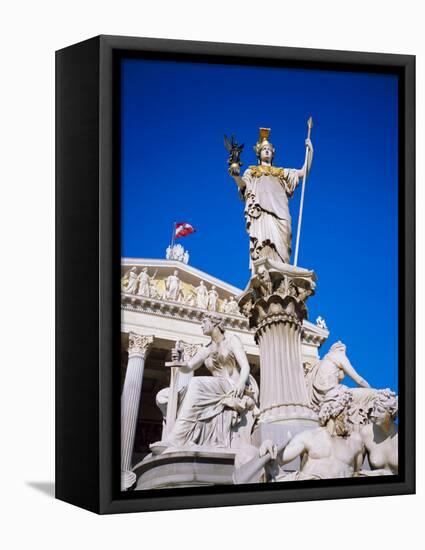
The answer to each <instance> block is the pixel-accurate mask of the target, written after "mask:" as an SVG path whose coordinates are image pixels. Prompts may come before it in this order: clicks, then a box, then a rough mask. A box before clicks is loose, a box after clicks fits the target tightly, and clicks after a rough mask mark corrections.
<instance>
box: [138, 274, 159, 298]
mask: <svg viewBox="0 0 425 550" xmlns="http://www.w3.org/2000/svg"><path fill="white" fill-rule="evenodd" d="M137 279H138V281H139V290H138V291H137V294H138V295H139V296H146V297H148V298H149V297H150V296H151V285H152V281H153V280H154V279H155V275H153V276H152V277H150V276H149V273H148V268H147V267H144V268H143V269H142V271H141V273H140V274H139V276H138V277H137Z"/></svg>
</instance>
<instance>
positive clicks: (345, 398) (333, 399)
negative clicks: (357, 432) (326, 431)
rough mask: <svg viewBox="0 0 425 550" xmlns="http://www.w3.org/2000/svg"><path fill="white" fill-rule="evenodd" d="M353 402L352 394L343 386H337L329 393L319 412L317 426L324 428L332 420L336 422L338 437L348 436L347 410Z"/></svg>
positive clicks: (349, 426)
mask: <svg viewBox="0 0 425 550" xmlns="http://www.w3.org/2000/svg"><path fill="white" fill-rule="evenodd" d="M352 401H353V394H352V392H351V391H350V390H349V389H348V388H346V387H345V386H338V387H337V388H335V390H334V391H332V392H330V393H329V395H328V396H326V398H325V400H324V401H323V403H322V405H321V407H320V410H319V424H320V425H321V426H326V424H327V423H328V422H329V420H330V419H331V418H332V419H333V420H336V423H337V431H338V432H339V433H338V435H348V434H349V433H350V431H351V423H350V420H349V408H350V406H351V403H352Z"/></svg>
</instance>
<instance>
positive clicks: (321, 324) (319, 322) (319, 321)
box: [316, 315, 328, 330]
mask: <svg viewBox="0 0 425 550" xmlns="http://www.w3.org/2000/svg"><path fill="white" fill-rule="evenodd" d="M316 325H317V326H318V327H319V328H323V329H325V330H327V328H328V327H327V325H326V321H325V320H324V319H323V317H321V316H320V315H319V317H318V318H317V319H316Z"/></svg>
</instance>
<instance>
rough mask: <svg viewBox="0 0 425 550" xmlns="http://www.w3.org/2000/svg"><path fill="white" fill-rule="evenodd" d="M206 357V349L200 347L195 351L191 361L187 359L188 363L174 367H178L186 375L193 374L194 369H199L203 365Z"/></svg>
mask: <svg viewBox="0 0 425 550" xmlns="http://www.w3.org/2000/svg"><path fill="white" fill-rule="evenodd" d="M207 357H208V349H207V348H206V347H202V348H200V349H199V350H198V351H197V353H196V354H195V355H194V356H193V357H192V359H189V361H182V362H181V363H179V364H177V363H176V364H175V365H174V366H176V367H179V368H180V370H181V371H182V372H184V373H185V374H188V373H189V372H194V371H195V370H196V369H199V367H200V366H202V365H203V364H204V361H205V359H206V358H207Z"/></svg>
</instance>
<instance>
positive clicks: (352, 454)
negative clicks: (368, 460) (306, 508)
mask: <svg viewBox="0 0 425 550" xmlns="http://www.w3.org/2000/svg"><path fill="white" fill-rule="evenodd" d="M351 400H352V393H351V391H350V390H348V389H346V388H343V387H341V388H339V389H338V391H336V392H334V393H333V395H332V397H329V398H328V399H327V400H326V401H325V402H323V403H322V406H321V408H320V411H319V424H320V427H319V428H315V429H313V430H306V431H303V432H300V433H298V434H297V435H295V436H294V437H293V438H292V439H291V440H290V442H289V443H288V444H287V445H286V447H285V448H284V450H283V451H282V453H281V457H279V458H280V460H279V463H280V464H287V463H288V462H291V461H292V460H294V459H295V458H297V457H298V456H299V457H301V469H300V471H298V472H293V473H290V474H284V475H282V476H279V477H277V479H276V481H293V480H302V479H331V478H342V477H352V476H353V475H355V474H356V473H357V472H358V471H359V469H360V467H361V464H362V462H363V444H362V439H361V437H360V434H359V433H357V432H356V431H352V425H351V423H350V420H349V415H348V410H349V407H350V404H351ZM264 452H266V451H264Z"/></svg>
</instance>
